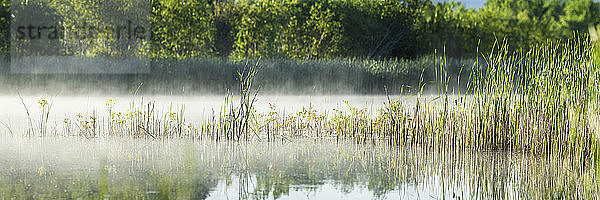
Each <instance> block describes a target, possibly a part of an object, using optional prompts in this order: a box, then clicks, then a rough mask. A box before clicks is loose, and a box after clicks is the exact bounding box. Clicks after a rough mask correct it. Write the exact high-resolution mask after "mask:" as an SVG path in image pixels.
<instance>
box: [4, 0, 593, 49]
mask: <svg viewBox="0 0 600 200" xmlns="http://www.w3.org/2000/svg"><path fill="white" fill-rule="evenodd" d="M92 2H93V1H92ZM131 2H133V1H131ZM139 2H141V3H144V2H145V3H147V4H149V5H150V6H151V11H150V15H149V16H148V18H149V22H150V24H151V25H152V33H151V39H150V41H149V44H150V46H149V47H148V46H143V45H142V47H141V48H149V49H150V52H151V56H152V57H153V58H190V57H204V58H207V57H208V58H210V57H221V58H226V59H227V58H231V59H234V60H238V59H246V58H258V57H262V58H291V59H323V58H325V59H328V58H336V57H353V58H368V59H375V60H380V59H388V58H412V57H419V56H422V55H429V54H432V53H433V52H434V51H435V50H438V51H440V52H441V51H443V50H445V52H446V53H447V55H448V56H452V57H463V56H469V57H473V56H474V55H475V54H476V52H477V49H479V50H480V51H482V50H490V49H492V47H493V44H494V42H495V41H497V40H500V41H502V40H503V39H507V40H508V46H510V48H512V49H513V50H516V49H523V50H528V49H530V47H531V46H532V45H533V44H538V43H540V42H546V41H548V40H551V41H556V40H563V41H564V40H566V39H570V38H574V37H581V36H582V35H586V34H587V33H588V27H589V26H590V25H592V26H596V25H598V24H600V17H599V15H600V3H599V2H594V1H593V0H574V1H563V0H550V1H546V0H534V1H517V0H489V1H487V2H486V4H485V6H484V7H481V8H478V9H473V8H466V7H465V6H464V5H462V3H460V2H455V1H450V2H447V1H444V2H436V3H433V2H432V1H421V0H409V1H397V0H335V1H334V0H325V1H317V0H286V1H270V0H252V1H242V0H237V1H217V0H185V1H173V0H155V1H151V3H150V2H146V1H139ZM42 5H43V6H45V7H47V8H45V9H47V10H55V11H56V12H58V15H59V16H61V18H60V20H61V21H62V22H63V23H65V24H67V25H69V24H73V23H74V22H76V21H80V20H82V19H85V20H88V21H90V23H92V24H103V23H104V24H110V23H118V22H115V21H114V20H115V17H114V16H113V17H112V18H111V17H110V14H106V13H103V12H100V11H102V7H101V6H99V5H100V4H98V5H96V4H93V3H83V2H78V1H72V0H60V1H56V2H52V3H45V4H42ZM102 5H104V4H102ZM127 5H129V6H131V8H135V7H142V6H139V5H137V4H133V3H130V4H127ZM9 7H10V2H8V1H3V2H2V4H1V8H0V26H1V27H0V28H2V27H4V28H2V30H4V32H0V37H2V38H3V39H2V41H1V43H0V50H2V52H5V53H8V47H9V44H10V38H9V34H8V33H9V31H8V30H9V29H8V27H9V26H10V18H9ZM72 8H74V9H72ZM131 8H123V9H117V10H119V12H122V14H123V15H132V11H134V12H135V10H136V9H131ZM112 42H113V43H114V41H112ZM66 44H69V41H66ZM109 44H111V41H102V40H96V41H90V42H89V43H86V44H71V46H72V47H71V48H74V47H78V48H84V47H86V48H84V49H85V52H83V54H84V55H92V56H94V55H105V54H109V55H112V54H114V52H115V51H116V52H119V51H120V50H123V49H124V48H126V47H125V46H124V47H123V48H121V49H119V48H117V49H106V48H102V47H106V46H110V45H109ZM144 44H145V43H144ZM82 45H83V46H82ZM94 46H95V47H96V48H92V47H94ZM88 47H89V48H88ZM117 47H119V46H118V45H117Z"/></svg>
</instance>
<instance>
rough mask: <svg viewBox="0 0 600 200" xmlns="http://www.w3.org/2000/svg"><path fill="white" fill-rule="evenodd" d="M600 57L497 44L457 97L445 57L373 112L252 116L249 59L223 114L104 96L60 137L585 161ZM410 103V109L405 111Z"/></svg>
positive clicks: (578, 47) (564, 46)
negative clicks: (324, 145) (101, 110)
mask: <svg viewBox="0 0 600 200" xmlns="http://www.w3.org/2000/svg"><path fill="white" fill-rule="evenodd" d="M597 52H598V50H597V49H596V48H594V45H593V44H592V43H590V42H589V41H588V40H568V41H565V42H557V43H553V42H549V43H546V44H540V45H538V46H536V48H532V50H530V51H527V52H522V51H520V52H511V51H509V48H508V45H507V43H506V42H498V43H497V44H496V45H495V48H494V51H492V52H491V53H490V54H488V55H481V56H479V57H478V58H477V60H475V61H474V62H473V65H472V67H470V69H471V70H468V73H469V76H468V77H469V78H468V79H467V80H466V81H464V82H466V83H465V85H466V88H465V89H464V90H463V91H462V92H461V89H460V88H454V87H451V85H460V84H461V83H460V81H461V78H460V77H461V76H462V75H460V74H461V73H462V70H460V72H459V77H458V78H456V77H454V78H453V77H452V76H454V75H453V74H454V73H449V72H448V60H447V59H446V57H445V56H444V55H440V56H438V57H436V61H435V62H436V63H438V68H437V69H436V72H435V74H436V77H438V78H437V79H436V80H437V81H436V82H433V83H428V82H426V81H424V78H423V76H421V78H420V79H421V81H420V82H421V84H419V85H417V86H404V87H402V88H401V89H400V93H403V94H405V96H403V97H401V98H399V99H391V98H389V97H388V101H387V103H386V104H385V105H384V106H383V107H381V108H379V109H378V110H377V111H369V110H367V109H364V108H358V107H353V106H351V105H350V104H346V108H345V109H340V110H338V109H333V110H332V112H325V113H319V112H318V111H317V110H316V109H314V108H313V107H312V104H309V105H308V106H305V107H303V108H302V109H300V110H299V111H297V112H288V113H285V112H281V110H280V109H278V108H277V106H276V105H270V110H269V111H268V112H266V113H257V112H256V110H255V108H254V103H255V101H256V97H257V95H258V90H257V89H255V88H256V84H257V83H255V77H256V76H257V75H258V73H257V69H259V68H261V69H263V68H262V66H261V67H259V64H260V63H259V62H256V63H249V62H246V63H245V64H244V67H241V68H239V70H238V73H237V77H238V78H237V80H238V87H237V91H236V92H234V93H232V92H227V95H226V97H225V100H224V103H223V105H222V109H221V110H219V111H216V112H215V111H213V112H212V116H209V117H207V118H204V119H203V120H201V121H199V122H188V121H187V120H186V119H185V116H184V114H185V107H184V106H175V107H174V106H171V107H170V108H169V110H168V111H166V112H161V111H158V110H156V109H155V105H154V103H153V102H144V101H143V99H141V101H139V102H135V103H131V105H130V107H129V109H128V110H126V111H120V112H119V111H115V110H113V108H112V106H113V105H114V104H115V102H116V101H115V100H112V99H109V100H108V101H107V111H108V117H107V118H102V119H101V118H98V116H97V115H96V112H95V111H94V112H92V113H88V114H79V115H77V117H75V118H74V119H66V120H65V123H64V126H65V128H64V130H66V131H64V133H68V134H74V133H75V134H74V135H79V136H84V137H99V136H128V137H144V138H155V139H158V138H173V137H189V138H194V139H210V140H215V141H220V140H234V141H249V140H254V139H257V140H262V139H266V140H269V141H274V140H291V139H293V138H296V137H314V138H337V139H341V138H350V139H353V140H354V141H356V142H357V143H367V142H372V143H375V142H376V141H379V140H385V141H387V143H388V144H389V145H392V146H420V147H426V148H453V149H475V150H481V151H483V150H501V151H517V152H523V153H530V154H532V155H563V156H572V157H578V158H581V159H584V158H592V157H597V156H598V155H600V154H599V153H598V152H600V151H599V148H598V147H597V143H598V134H599V132H598V130H599V129H598V118H599V112H598V111H599V108H598V105H599V104H598V100H599V99H598V95H599V93H598V92H599V91H600V86H599V84H598V80H599V79H600V72H599V70H598V63H599V62H598V56H597ZM462 80H464V79H462ZM454 81H456V82H457V83H453V82H454ZM428 84H433V85H435V87H436V88H437V95H434V96H429V95H423V93H424V88H426V85H428ZM407 99H414V102H416V103H415V104H412V105H410V104H408V103H407V102H408V101H406V100H407ZM40 105H42V104H40ZM41 109H42V110H43V112H42V113H46V115H45V117H44V116H42V118H41V119H40V123H41V125H40V128H39V129H40V130H41V129H47V127H46V126H47V125H45V123H44V121H47V117H48V112H49V107H48V108H46V107H45V104H44V105H43V106H41ZM46 109H47V110H46ZM27 112H29V111H28V110H27ZM30 124H32V122H30ZM30 129H35V128H34V127H33V126H31V128H30ZM28 130H29V129H28ZM29 132H31V131H29ZM39 133H40V134H41V135H45V132H43V131H39Z"/></svg>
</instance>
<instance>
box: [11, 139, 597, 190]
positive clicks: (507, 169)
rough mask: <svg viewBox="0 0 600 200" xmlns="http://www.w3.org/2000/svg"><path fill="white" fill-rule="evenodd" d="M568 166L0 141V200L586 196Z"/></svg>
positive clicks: (380, 148) (243, 148) (452, 154)
mask: <svg viewBox="0 0 600 200" xmlns="http://www.w3.org/2000/svg"><path fill="white" fill-rule="evenodd" d="M587 165H588V164H584V163H578V162H577V161H576V159H573V160H571V159H558V158H537V159H532V158H531V156H530V155H522V154H514V153H500V152H477V153H475V152H466V151H452V150H448V149H445V150H440V149H429V150H425V149H421V148H418V147H415V148H405V149H399V148H392V147H389V146H386V145H381V144H377V145H372V144H354V143H352V142H345V141H335V140H332V141H328V140H308V139H306V140H297V141H295V142H281V141H280V142H270V143H267V142H260V141H256V142H250V143H248V144H245V143H215V142H203V141H190V140H183V139H181V140H180V139H169V140H162V141H158V140H134V139H122V138H113V139H75V138H30V139H22V138H2V140H0V185H1V187H0V198H4V199H12V198H15V199H29V198H33V199H39V198H68V199H70V198H73V199H76V198H83V199H91V198H96V199H97V198H99V197H100V198H108V199H132V198H138V199H139V198H142V199H165V198H176V199H205V198H208V199H226V198H228V199H272V198H276V199H289V198H292V199H298V198H300V199H305V198H318V199H325V198H327V199H347V198H349V197H351V198H357V199H404V198H421V199H430V198H436V199H437V198H446V199H472V198H483V199H489V198H511V199H512V198H525V199H531V198H546V197H555V198H561V197H563V198H588V199H589V198H595V195H596V192H595V191H598V189H597V187H598V186H597V185H598V184H597V182H596V178H595V170H593V169H592V167H591V166H587Z"/></svg>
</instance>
